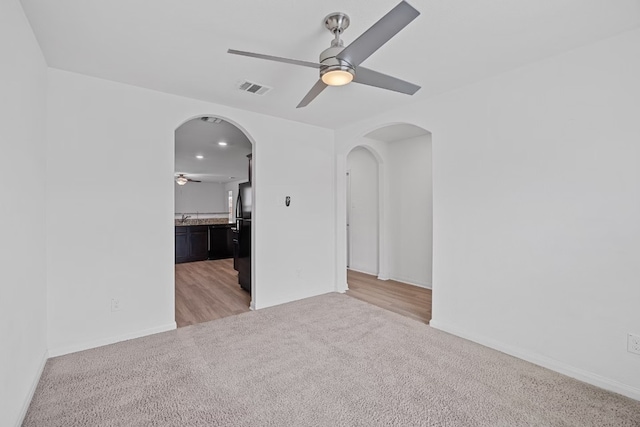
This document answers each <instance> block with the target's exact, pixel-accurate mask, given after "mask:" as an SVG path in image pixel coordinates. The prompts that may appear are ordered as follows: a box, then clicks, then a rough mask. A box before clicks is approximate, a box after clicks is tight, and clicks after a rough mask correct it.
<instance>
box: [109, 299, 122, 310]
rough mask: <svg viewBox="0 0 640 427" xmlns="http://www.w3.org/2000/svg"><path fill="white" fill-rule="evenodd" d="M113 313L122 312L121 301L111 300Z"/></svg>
mask: <svg viewBox="0 0 640 427" xmlns="http://www.w3.org/2000/svg"><path fill="white" fill-rule="evenodd" d="M111 311H120V300H119V299H116V298H111Z"/></svg>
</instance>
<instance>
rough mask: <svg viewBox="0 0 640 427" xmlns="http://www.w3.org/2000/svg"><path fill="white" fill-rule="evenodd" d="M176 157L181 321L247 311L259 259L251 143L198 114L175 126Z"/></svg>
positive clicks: (218, 120) (221, 121)
mask: <svg viewBox="0 0 640 427" xmlns="http://www.w3.org/2000/svg"><path fill="white" fill-rule="evenodd" d="M174 159H175V168H174V172H175V174H174V188H175V192H174V199H175V204H174V218H175V313H176V323H177V325H178V327H181V326H187V325H191V324H195V323H201V322H205V321H209V320H214V319H218V318H221V317H226V316H229V315H234V314H239V313H242V312H246V311H248V310H249V309H250V306H251V303H252V300H251V291H252V282H253V278H252V274H251V272H252V261H253V260H254V257H253V252H254V251H253V246H254V245H253V243H252V235H253V234H254V233H252V227H251V225H252V219H253V218H252V217H255V210H254V209H253V206H252V200H253V199H254V198H253V185H252V183H253V181H254V179H253V176H252V175H253V174H252V167H251V166H252V161H253V141H252V140H251V139H250V138H249V136H248V135H247V134H246V133H245V132H244V131H243V130H242V129H241V128H240V127H239V126H237V125H236V124H235V123H233V122H231V121H230V120H228V119H225V118H222V117H218V116H214V115H204V116H198V117H195V118H192V119H190V120H187V121H186V122H184V123H183V124H182V125H180V126H179V127H178V128H176V131H175V157H174ZM254 231H255V230H254Z"/></svg>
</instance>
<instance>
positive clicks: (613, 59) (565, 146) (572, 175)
mask: <svg viewBox="0 0 640 427" xmlns="http://www.w3.org/2000/svg"><path fill="white" fill-rule="evenodd" d="M638 75H640V30H635V31H631V32H628V33H625V34H623V35H620V36H617V37H613V38H610V39H607V40H604V41H601V42H598V43H596V44H593V45H590V46H586V47H582V48H580V49H576V50H574V51H572V52H569V53H566V54H563V55H559V56H556V57H552V58H549V59H547V60H544V61H541V62H538V63H535V64H531V65H529V66H526V67H523V68H520V69H518V70H515V71H513V72H510V73H507V74H504V75H501V76H498V77H495V78H492V79H489V80H485V81H482V82H479V83H477V84H474V85H471V86H468V87H465V88H462V89H460V90H457V91H455V92H450V93H448V94H444V95H442V96H439V97H436V98H433V99H430V100H426V101H420V102H416V103H414V104H412V105H411V106H409V107H406V108H401V109H397V110H393V111H390V112H386V113H385V114H384V115H381V116H378V117H371V118H369V119H367V120H366V121H363V122H360V123H356V124H354V125H352V126H350V127H348V128H344V129H341V130H339V131H337V132H336V137H337V147H336V152H337V155H338V160H337V163H336V164H337V170H336V189H337V191H338V192H339V191H340V188H341V187H342V186H344V178H342V174H344V171H345V163H346V162H345V160H344V159H346V154H347V153H348V152H349V150H350V149H351V147H352V146H353V145H354V144H355V145H357V143H358V141H357V138H359V137H360V136H361V135H364V134H366V133H367V132H369V131H371V130H372V129H375V128H378V127H380V125H381V124H385V123H402V122H407V123H411V124H415V125H418V126H421V127H423V128H425V129H427V130H429V131H431V132H432V138H433V181H434V193H433V194H434V199H433V207H434V211H433V216H434V230H433V232H434V254H433V255H434V256H433V263H434V264H433V321H432V325H433V326H435V327H438V328H441V329H445V330H448V331H451V332H453V333H456V334H458V335H462V336H466V337H468V338H470V339H472V340H475V341H478V342H481V343H484V344H486V345H489V346H491V347H494V348H498V349H501V350H503V351H505V352H508V353H510V354H514V355H517V356H519V357H523V358H525V359H528V360H531V361H534V362H536V363H539V364H542V365H544V366H548V367H551V368H552V369H555V370H558V371H560V372H565V373H567V374H569V375H572V376H574V377H577V378H581V379H583V380H585V381H588V382H591V383H593V384H597V385H600V386H603V387H606V388H608V389H612V390H615V391H618V392H620V393H623V394H626V395H628V396H632V397H635V398H636V399H640V369H638V367H639V366H640V356H638V355H634V354H631V353H629V352H627V350H626V345H627V344H626V339H627V333H628V332H634V333H640V310H638V301H640V286H638V277H640V263H638V259H640V221H638V218H640V196H639V195H640V144H639V143H638V117H640V103H638V100H639V99H640V79H638ZM425 78H428V76H426V77H425ZM339 196H340V195H339ZM336 202H337V203H336V219H337V222H336V230H337V241H336V243H337V245H336V252H337V255H336V262H337V266H338V268H337V270H336V271H337V280H338V285H340V284H341V283H342V282H341V281H342V277H341V276H340V271H341V270H342V269H343V268H344V265H345V264H344V260H345V259H346V256H345V253H344V249H343V248H344V245H345V240H346V239H345V236H344V233H341V230H342V229H343V227H344V217H341V216H340V213H341V212H344V202H343V201H342V199H341V198H340V197H338V199H337V200H336Z"/></svg>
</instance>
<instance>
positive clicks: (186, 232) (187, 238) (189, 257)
mask: <svg viewBox="0 0 640 427" xmlns="http://www.w3.org/2000/svg"><path fill="white" fill-rule="evenodd" d="M175 250H176V264H179V263H182V262H191V261H204V260H206V259H207V258H208V257H209V231H208V229H207V226H206V225H191V226H178V227H176V248H175Z"/></svg>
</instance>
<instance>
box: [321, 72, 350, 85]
mask: <svg viewBox="0 0 640 427" xmlns="http://www.w3.org/2000/svg"><path fill="white" fill-rule="evenodd" d="M352 80H353V73H352V72H350V71H347V70H341V69H338V70H329V71H327V72H326V73H324V74H322V81H323V82H324V83H325V84H326V85H329V86H344V85H346V84H349V83H351V81H352Z"/></svg>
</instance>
